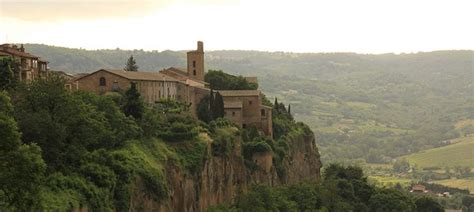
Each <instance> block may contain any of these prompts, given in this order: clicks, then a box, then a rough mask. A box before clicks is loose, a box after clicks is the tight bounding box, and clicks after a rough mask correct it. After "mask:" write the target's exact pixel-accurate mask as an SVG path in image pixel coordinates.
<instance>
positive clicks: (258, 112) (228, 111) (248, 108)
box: [217, 90, 273, 136]
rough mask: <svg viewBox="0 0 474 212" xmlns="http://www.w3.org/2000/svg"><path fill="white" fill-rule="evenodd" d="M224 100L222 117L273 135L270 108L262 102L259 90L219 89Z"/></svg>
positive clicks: (244, 126)
mask: <svg viewBox="0 0 474 212" xmlns="http://www.w3.org/2000/svg"><path fill="white" fill-rule="evenodd" d="M217 92H218V93H219V94H220V95H221V96H222V98H223V100H224V117H225V118H227V119H229V120H231V121H232V122H234V123H235V124H237V125H239V126H241V127H242V128H249V127H256V128H257V129H259V130H261V131H263V132H264V133H265V134H266V135H269V136H272V135H273V128H272V125H273V124H272V108H271V107H268V106H265V105H263V104H262V92H261V91H259V90H219V91H217Z"/></svg>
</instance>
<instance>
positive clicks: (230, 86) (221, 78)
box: [204, 70, 258, 90]
mask: <svg viewBox="0 0 474 212" xmlns="http://www.w3.org/2000/svg"><path fill="white" fill-rule="evenodd" d="M204 81H206V82H208V83H209V84H211V88H212V89H215V90H255V89H257V88H258V84H257V83H251V82H248V81H247V80H246V79H245V78H244V77H242V76H234V75H230V74H227V73H225V72H223V71H221V70H219V71H215V70H209V71H208V72H207V73H206V75H205V76H204Z"/></svg>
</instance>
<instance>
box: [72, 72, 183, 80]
mask: <svg viewBox="0 0 474 212" xmlns="http://www.w3.org/2000/svg"><path fill="white" fill-rule="evenodd" d="M99 71H106V72H109V73H111V74H115V75H118V76H121V77H123V78H126V79H129V80H140V81H168V82H170V81H171V82H178V80H176V79H175V78H172V77H170V76H167V75H164V74H161V73H158V72H144V71H124V70H112V69H100V70H98V71H95V72H93V73H90V74H88V75H85V76H81V77H79V78H77V79H76V80H79V79H81V78H84V77H86V76H89V75H92V74H95V73H97V72H99Z"/></svg>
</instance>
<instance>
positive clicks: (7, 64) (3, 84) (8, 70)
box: [0, 57, 15, 90]
mask: <svg viewBox="0 0 474 212" xmlns="http://www.w3.org/2000/svg"><path fill="white" fill-rule="evenodd" d="M13 63H14V60H13V59H12V58H11V57H0V90H5V89H8V88H11V87H12V86H13V84H14V81H15V76H14V74H13V68H12V66H13Z"/></svg>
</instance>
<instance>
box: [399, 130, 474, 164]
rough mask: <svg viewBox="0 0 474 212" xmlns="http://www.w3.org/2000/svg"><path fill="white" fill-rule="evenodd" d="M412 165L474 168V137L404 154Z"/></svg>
mask: <svg viewBox="0 0 474 212" xmlns="http://www.w3.org/2000/svg"><path fill="white" fill-rule="evenodd" d="M401 158H405V159H407V160H408V162H409V163H410V164H411V165H417V166H418V167H421V168H423V167H440V168H442V167H455V166H469V167H471V168H474V137H465V138H460V139H456V141H455V142H454V144H450V145H447V146H444V147H439V148H433V149H429V150H425V151H421V152H417V153H414V154H410V155H407V156H403V157H401Z"/></svg>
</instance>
